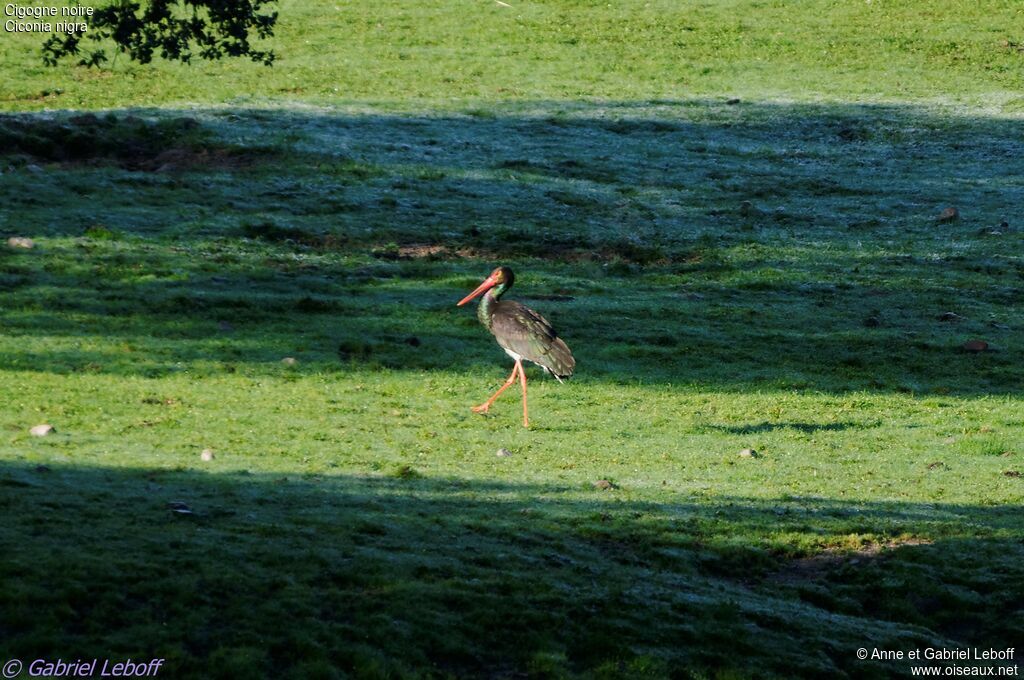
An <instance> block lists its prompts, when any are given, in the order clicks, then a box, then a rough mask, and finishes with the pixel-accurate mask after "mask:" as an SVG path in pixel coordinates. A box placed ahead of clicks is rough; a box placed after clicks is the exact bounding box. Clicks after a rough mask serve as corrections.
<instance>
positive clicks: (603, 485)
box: [594, 479, 619, 491]
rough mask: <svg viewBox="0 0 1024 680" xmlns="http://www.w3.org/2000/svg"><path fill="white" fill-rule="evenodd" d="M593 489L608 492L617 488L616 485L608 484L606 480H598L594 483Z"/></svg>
mask: <svg viewBox="0 0 1024 680" xmlns="http://www.w3.org/2000/svg"><path fill="white" fill-rule="evenodd" d="M594 488H595V489H601V490H602V491H610V490H612V489H618V488H619V487H618V485H617V484H615V483H613V482H609V481H608V480H607V479H599V480H597V481H596V482H594Z"/></svg>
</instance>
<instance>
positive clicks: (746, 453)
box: [740, 449, 761, 458]
mask: <svg viewBox="0 0 1024 680" xmlns="http://www.w3.org/2000/svg"><path fill="white" fill-rule="evenodd" d="M760 457H761V454H760V453H758V452H757V451H755V450H754V449H743V450H742V451H740V458H760Z"/></svg>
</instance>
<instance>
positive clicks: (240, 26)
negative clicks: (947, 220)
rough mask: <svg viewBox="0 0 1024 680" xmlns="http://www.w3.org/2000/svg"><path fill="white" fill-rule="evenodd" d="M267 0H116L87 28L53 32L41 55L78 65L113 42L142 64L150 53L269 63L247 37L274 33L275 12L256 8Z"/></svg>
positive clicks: (90, 62) (100, 58) (99, 57)
mask: <svg viewBox="0 0 1024 680" xmlns="http://www.w3.org/2000/svg"><path fill="white" fill-rule="evenodd" d="M268 4H272V0H270V1H268V0H150V1H149V2H146V3H140V2H130V1H129V0H115V2H113V3H112V4H111V5H110V6H108V7H100V8H97V9H96V11H95V13H94V14H93V15H92V17H90V18H89V30H88V31H87V32H78V33H70V34H66V35H53V36H50V38H49V39H48V40H47V41H46V42H45V43H43V60H44V61H45V62H46V63H47V64H48V65H50V66H55V65H56V64H57V63H58V62H59V61H60V60H61V59H64V58H77V59H78V64H80V65H82V66H99V65H100V64H102V63H103V62H105V61H107V54H106V50H104V49H103V47H102V45H103V44H104V43H105V42H108V41H112V42H113V43H114V45H115V46H116V48H117V49H118V50H119V51H120V52H122V53H124V54H127V55H128V57H129V58H130V59H132V60H133V61H137V62H139V63H142V64H147V63H149V62H151V61H152V60H153V57H154V55H157V56H160V57H162V58H163V59H168V60H172V61H182V62H185V63H189V62H190V61H191V60H192V58H193V57H196V56H198V57H199V58H201V59H211V60H213V59H221V58H223V57H249V58H250V59H252V60H253V61H255V62H258V63H262V64H266V65H270V64H272V63H273V61H274V53H273V52H272V51H269V50H260V49H256V48H255V47H253V45H252V43H251V42H250V40H251V39H252V38H253V37H256V38H268V37H270V36H272V35H273V32H274V25H275V24H276V23H277V12H266V11H263V12H261V10H263V9H264V7H265V6H266V5H268Z"/></svg>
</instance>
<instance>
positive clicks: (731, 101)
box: [725, 97, 740, 106]
mask: <svg viewBox="0 0 1024 680" xmlns="http://www.w3.org/2000/svg"><path fill="white" fill-rule="evenodd" d="M725 103H726V104H727V105H728V106H736V105H737V104H739V103H740V98H739V97H733V98H732V99H726V100H725Z"/></svg>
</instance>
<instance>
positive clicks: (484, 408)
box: [473, 361, 523, 413]
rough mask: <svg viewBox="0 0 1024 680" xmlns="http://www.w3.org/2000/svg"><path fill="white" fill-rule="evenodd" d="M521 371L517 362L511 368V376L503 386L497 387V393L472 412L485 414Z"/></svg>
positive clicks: (520, 366) (521, 368)
mask: <svg viewBox="0 0 1024 680" xmlns="http://www.w3.org/2000/svg"><path fill="white" fill-rule="evenodd" d="M521 370H523V366H522V364H520V363H519V362H518V361H517V362H516V365H515V366H513V367H512V375H510V376H509V377H508V380H506V381H505V384H504V385H502V386H501V387H499V388H498V391H497V392H495V393H494V394H492V395H491V398H490V399H488V400H487V401H485V402H484V403H482V404H480V405H479V406H474V407H473V411H474V412H475V413H487V409H489V408H490V407H491V404H493V403H494V400H495V399H497V398H498V397H499V396H500V395H501V393H502V392H504V391H505V390H506V389H507V388H508V386H509V385H511V384H512V383H514V382H515V381H516V374H517V373H519V371H521Z"/></svg>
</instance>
